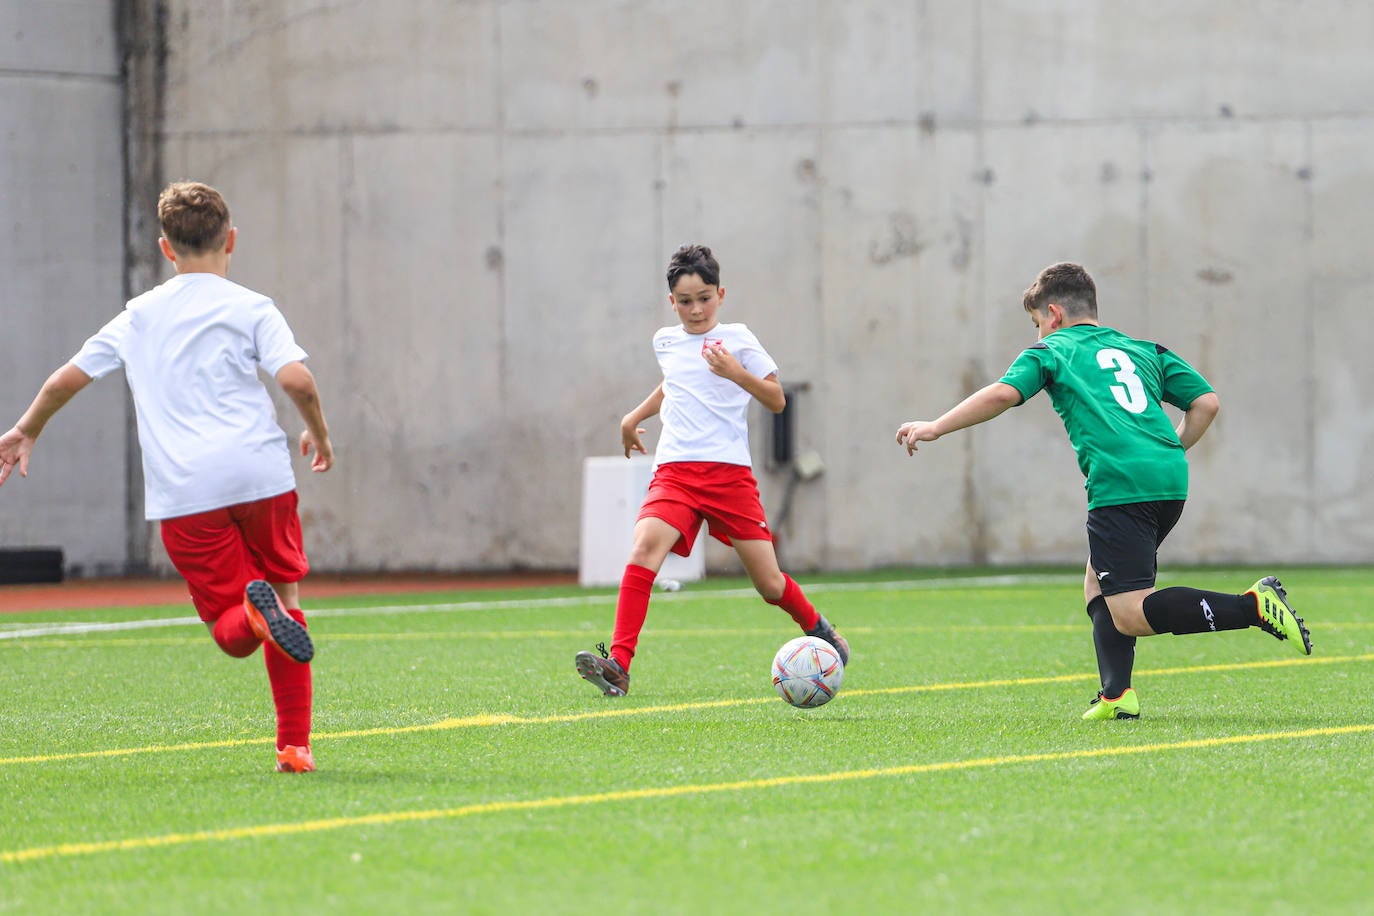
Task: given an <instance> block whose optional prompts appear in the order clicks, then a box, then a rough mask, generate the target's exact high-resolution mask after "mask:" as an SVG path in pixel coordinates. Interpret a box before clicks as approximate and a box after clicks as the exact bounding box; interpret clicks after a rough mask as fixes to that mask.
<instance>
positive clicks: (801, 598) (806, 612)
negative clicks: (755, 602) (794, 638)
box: [764, 573, 821, 633]
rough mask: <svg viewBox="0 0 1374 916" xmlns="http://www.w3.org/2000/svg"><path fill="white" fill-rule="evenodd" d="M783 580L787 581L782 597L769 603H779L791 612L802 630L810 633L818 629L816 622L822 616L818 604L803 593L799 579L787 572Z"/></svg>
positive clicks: (783, 575)
mask: <svg viewBox="0 0 1374 916" xmlns="http://www.w3.org/2000/svg"><path fill="white" fill-rule="evenodd" d="M782 581H783V582H784V583H785V584H784V585H783V588H782V597H781V598H779V599H778V600H777V601H769V602H768V603H769V604H774V605H777V606H778V607H780V608H782V609H783V610H784V611H786V612H787V613H789V614H791V615H792V619H793V620H795V621H796V622H797V625H798V626H800V627H801V628H802V630H804V631H806V632H808V633H809V632H810V631H812V630H814V629H816V622H817V621H818V620H820V618H821V615H820V613H819V612H818V611H817V610H816V606H815V605H814V604H812V603H811V602H810V601H809V600H808V599H807V597H806V595H805V594H803V592H802V590H801V586H800V585H798V584H797V581H796V580H795V579H793V578H792V577H791V576H789V575H788V574H787V573H783V574H782ZM764 600H765V601H767V600H768V599H766V598H765V599H764Z"/></svg>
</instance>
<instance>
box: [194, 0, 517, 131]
mask: <svg viewBox="0 0 1374 916" xmlns="http://www.w3.org/2000/svg"><path fill="white" fill-rule="evenodd" d="M174 6H176V7H178V10H177V13H176V14H175V15H173V16H172V17H170V18H171V23H172V24H171V29H170V34H169V35H168V46H169V48H170V54H171V63H170V65H169V66H170V69H171V70H172V72H174V73H175V78H174V79H171V80H169V81H168V92H167V130H168V131H171V132H177V131H216V132H222V133H237V132H242V131H253V130H263V129H269V128H270V129H272V130H279V131H280V130H290V131H302V132H321V131H324V132H328V131H336V130H341V129H354V130H366V131H383V132H386V131H396V130H407V129H440V128H444V129H455V128H490V127H492V126H493V125H494V124H495V123H496V122H497V119H498V116H499V115H498V102H499V95H498V87H499V81H498V55H499V44H498V43H497V35H496V5H495V4H493V3H489V2H477V0H469V2H452V0H399V2H391V3H343V4H329V3H324V4H321V3H302V2H293V0H264V2H260V3H253V4H244V3H224V4H198V3H179V4H174Z"/></svg>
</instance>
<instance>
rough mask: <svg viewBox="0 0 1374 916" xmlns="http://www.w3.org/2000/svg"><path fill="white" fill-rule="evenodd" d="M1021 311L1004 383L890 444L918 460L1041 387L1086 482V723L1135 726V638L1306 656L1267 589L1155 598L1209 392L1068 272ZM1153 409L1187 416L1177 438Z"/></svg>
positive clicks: (1291, 620)
mask: <svg viewBox="0 0 1374 916" xmlns="http://www.w3.org/2000/svg"><path fill="white" fill-rule="evenodd" d="M1022 305H1023V306H1024V308H1025V310H1026V311H1027V312H1028V313H1029V314H1030V318H1031V322H1032V323H1033V324H1034V325H1035V327H1036V330H1037V332H1038V336H1039V338H1040V342H1039V343H1036V344H1034V345H1032V346H1031V347H1030V348H1029V349H1027V350H1025V351H1024V352H1022V353H1021V355H1020V356H1019V357H1017V358H1016V360H1015V362H1013V363H1012V364H1011V367H1010V368H1009V369H1008V370H1007V372H1006V374H1005V375H1004V376H1003V377H1002V379H1001V380H1000V381H997V382H994V383H992V384H991V385H988V386H987V387H986V388H983V389H981V390H980V391H976V392H974V393H973V394H971V395H969V397H967V398H966V399H964V400H963V401H962V402H961V403H959V404H958V405H957V406H955V407H954V408H953V409H951V410H950V411H949V412H948V413H946V414H944V415H943V416H942V417H940V418H939V419H938V420H933V421H925V420H912V421H910V422H908V423H903V424H902V425H901V427H900V428H899V429H898V430H897V443H898V444H899V445H904V446H906V450H907V454H908V455H911V454H914V453H915V452H916V449H917V446H918V443H922V442H934V441H935V440H936V439H939V438H940V437H941V436H943V435H946V434H947V433H952V432H954V431H955V430H960V429H964V428H966V427H969V426H974V425H976V424H978V423H982V422H985V421H987V420H991V419H992V418H993V417H996V416H998V415H999V414H1001V413H1002V412H1004V411H1005V410H1007V409H1008V408H1010V407H1016V406H1018V405H1020V404H1022V403H1024V402H1025V401H1026V400H1027V399H1029V398H1030V397H1032V396H1033V395H1034V394H1035V393H1036V392H1037V391H1040V390H1041V389H1042V388H1043V389H1045V390H1046V391H1047V392H1049V396H1050V402H1051V403H1052V404H1053V405H1054V409H1055V412H1056V413H1058V414H1059V417H1060V419H1061V420H1063V421H1064V428H1065V430H1066V431H1067V432H1068V434H1069V441H1070V442H1071V443H1072V444H1073V447H1074V451H1075V452H1076V453H1077V454H1078V466H1079V468H1080V469H1081V470H1082V472H1083V474H1084V476H1085V477H1086V478H1087V483H1086V487H1087V491H1088V525H1087V529H1088V567H1087V574H1086V575H1085V577H1084V579H1083V597H1084V600H1085V601H1086V602H1087V605H1088V616H1089V618H1091V619H1092V625H1093V645H1094V648H1095V649H1096V651H1097V666H1098V672H1099V674H1100V675H1101V679H1102V689H1101V690H1100V691H1099V692H1098V695H1097V697H1096V698H1094V699H1093V701H1092V704H1091V705H1089V707H1088V709H1087V711H1086V712H1085V713H1084V714H1083V718H1084V719H1112V718H1117V719H1134V718H1137V717H1139V715H1140V700H1139V698H1138V697H1137V696H1136V692H1135V690H1134V689H1133V688H1132V687H1131V670H1132V667H1133V666H1134V664H1135V643H1136V637H1138V636H1153V635H1155V634H1156V633H1174V634H1176V635H1183V634H1185V633H1210V632H1217V631H1219V630H1239V629H1244V628H1246V627H1252V626H1253V627H1259V628H1260V629H1262V630H1264V631H1265V632H1267V633H1270V634H1272V635H1274V636H1276V637H1278V638H1279V639H1281V640H1282V639H1287V640H1291V641H1292V644H1293V646H1294V647H1295V648H1296V649H1297V650H1298V651H1299V652H1302V653H1304V654H1306V655H1311V654H1312V642H1311V639H1310V637H1309V635H1308V631H1307V627H1306V626H1304V624H1303V621H1302V618H1300V617H1298V616H1297V615H1296V614H1294V613H1293V609H1292V608H1291V607H1290V606H1289V605H1288V600H1287V593H1286V592H1285V591H1284V589H1283V586H1282V585H1281V584H1280V583H1279V580H1278V579H1276V578H1274V577H1273V576H1266V577H1264V578H1262V579H1260V580H1259V581H1258V582H1256V583H1255V584H1254V585H1253V586H1251V588H1250V589H1249V590H1247V591H1245V592H1243V593H1241V594H1239V595H1236V594H1228V593H1224V592H1211V591H1203V590H1201V589H1196V588H1184V587H1174V588H1165V589H1160V590H1158V591H1156V590H1155V587H1154V585H1155V574H1156V571H1157V552H1158V549H1159V545H1160V544H1161V543H1162V542H1163V541H1164V538H1165V537H1167V536H1168V534H1169V531H1170V530H1171V529H1172V528H1173V527H1174V524H1175V523H1177V522H1178V519H1179V516H1180V515H1181V514H1182V512H1183V503H1184V500H1186V499H1187V496H1188V462H1187V459H1186V457H1185V456H1184V452H1185V451H1186V450H1187V449H1189V448H1191V447H1192V446H1193V445H1194V444H1196V442H1197V441H1198V439H1200V438H1201V437H1202V434H1203V433H1205V432H1206V431H1207V427H1208V426H1210V425H1211V423H1212V420H1213V419H1214V418H1215V417H1216V415H1217V410H1218V408H1219V404H1218V402H1217V396H1216V393H1215V392H1214V391H1213V390H1212V386H1211V385H1210V384H1208V383H1207V380H1206V379H1205V378H1203V377H1202V376H1201V375H1200V374H1199V373H1198V372H1197V371H1196V370H1194V369H1193V367H1192V366H1190V365H1188V363H1187V362H1185V361H1184V360H1183V359H1181V358H1180V357H1178V356H1177V355H1175V354H1174V353H1172V352H1170V351H1169V350H1167V349H1166V348H1164V347H1162V346H1160V345H1159V344H1156V343H1151V342H1149V341H1144V340H1136V339H1134V338H1131V337H1128V336H1126V335H1125V334H1123V333H1121V332H1120V331H1116V330H1113V329H1112V328H1109V327H1104V326H1102V325H1101V324H1099V323H1098V320H1097V287H1096V285H1095V284H1094V283H1093V280H1092V277H1090V276H1089V275H1088V272H1087V271H1086V270H1084V269H1083V268H1082V267H1081V266H1079V265H1077V264H1067V263H1064V264H1054V265H1051V266H1049V267H1046V268H1045V269H1044V270H1042V271H1041V272H1040V275H1039V276H1038V277H1036V280H1035V283H1034V284H1033V285H1032V286H1031V288H1030V289H1028V290H1026V292H1025V294H1024V295H1023V297H1022ZM1162 402H1168V403H1169V404H1172V405H1174V406H1175V407H1177V408H1179V409H1180V410H1182V411H1183V419H1182V420H1181V421H1180V422H1179V424H1178V427H1177V428H1175V427H1174V425H1173V424H1172V423H1171V422H1170V420H1169V418H1168V415H1167V414H1166V413H1165V412H1164V408H1163V406H1162Z"/></svg>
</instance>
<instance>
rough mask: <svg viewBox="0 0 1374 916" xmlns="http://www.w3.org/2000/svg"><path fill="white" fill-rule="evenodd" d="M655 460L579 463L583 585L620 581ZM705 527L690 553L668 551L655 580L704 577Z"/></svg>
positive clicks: (617, 457) (580, 576)
mask: <svg viewBox="0 0 1374 916" xmlns="http://www.w3.org/2000/svg"><path fill="white" fill-rule="evenodd" d="M653 473H654V462H653V459H652V458H651V457H649V456H647V455H635V456H633V457H631V458H625V457H624V456H622V455H614V456H610V457H595V458H587V459H585V460H584V461H583V463H582V543H581V549H580V555H581V556H580V560H579V563H578V567H577V580H578V582H579V583H580V584H582V585H619V584H620V577H621V576H622V575H623V574H624V572H625V561H626V560H627V559H629V556H630V545H631V544H632V543H633V540H634V528H635V519H636V518H638V517H639V507H640V506H641V505H642V504H643V503H644V495H645V494H646V493H648V492H649V479H650V478H651V477H653ZM706 537H707V533H706V528H705V527H704V526H703V527H702V530H701V534H700V535H698V536H697V541H696V543H695V544H693V545H692V553H691V555H690V556H686V557H680V556H678V555H677V554H675V553H670V554H668V559H666V560H664V561H663V568H662V569H660V570H659V571H658V579H657V580H656V581H658V582H663V581H665V580H668V579H675V580H677V581H678V582H696V581H698V580H701V579H704V578H706Z"/></svg>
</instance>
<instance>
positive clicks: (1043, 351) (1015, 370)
mask: <svg viewBox="0 0 1374 916" xmlns="http://www.w3.org/2000/svg"><path fill="white" fill-rule="evenodd" d="M1053 365H1054V354H1053V353H1051V352H1050V349H1049V347H1046V346H1044V345H1043V344H1036V345H1035V346H1033V347H1028V348H1026V349H1025V350H1022V351H1021V355H1020V356H1018V357H1016V359H1015V361H1013V362H1012V364H1011V365H1010V366H1009V367H1007V371H1006V374H1004V375H1003V376H1002V378H1001V379H1000V381H1001V382H1002V384H1004V385H1010V386H1011V387H1013V388H1015V389H1016V390H1017V391H1018V392H1020V394H1021V403H1023V404H1024V403H1025V402H1026V401H1029V400H1030V399H1031V398H1032V397H1034V396H1035V393H1036V392H1037V391H1039V390H1040V389H1042V388H1044V387H1045V386H1046V385H1048V384H1049V383H1050V381H1051V378H1052V376H1051V374H1050V372H1051V369H1052V367H1053Z"/></svg>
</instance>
